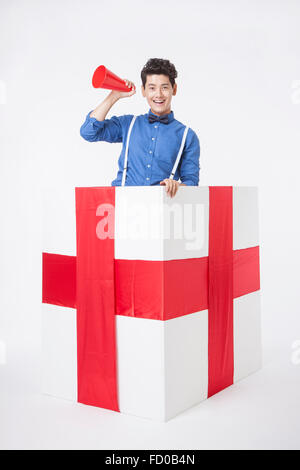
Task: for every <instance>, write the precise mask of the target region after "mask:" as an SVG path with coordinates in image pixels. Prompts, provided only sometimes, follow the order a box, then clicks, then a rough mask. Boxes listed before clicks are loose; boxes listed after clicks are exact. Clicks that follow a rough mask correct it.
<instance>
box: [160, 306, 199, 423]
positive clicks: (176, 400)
mask: <svg viewBox="0 0 300 470" xmlns="http://www.w3.org/2000/svg"><path fill="white" fill-rule="evenodd" d="M164 323H165V380H166V388H165V400H166V419H170V418H172V417H173V416H175V415H177V414H178V413H180V412H181V411H184V410H185V409H187V408H190V407H191V406H193V405H196V404H197V403H199V402H200V401H202V400H205V399H206V398H207V386H208V311H207V310H203V311H201V312H197V313H192V314H190V315H185V316H184V317H179V318H173V319H172V320H167V321H165V322H164Z"/></svg>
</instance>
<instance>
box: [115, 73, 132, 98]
mask: <svg viewBox="0 0 300 470" xmlns="http://www.w3.org/2000/svg"><path fill="white" fill-rule="evenodd" d="M124 82H125V85H127V86H128V88H131V90H130V91H117V90H112V91H111V95H112V96H114V97H115V98H118V99H119V98H127V97H129V96H132V95H134V94H135V93H136V88H135V84H134V83H133V82H131V81H130V80H127V78H124Z"/></svg>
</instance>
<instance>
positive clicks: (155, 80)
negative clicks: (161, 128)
mask: <svg viewBox="0 0 300 470" xmlns="http://www.w3.org/2000/svg"><path fill="white" fill-rule="evenodd" d="M176 91H177V85H176V83H175V84H174V86H173V88H172V85H171V82H170V79H169V77H168V76H166V75H147V80H146V83H145V88H144V87H143V85H142V94H143V96H145V97H146V98H147V101H148V104H149V106H150V108H151V111H152V112H153V113H154V114H157V115H158V116H162V115H163V114H168V113H170V112H171V101H172V97H173V96H174V95H176Z"/></svg>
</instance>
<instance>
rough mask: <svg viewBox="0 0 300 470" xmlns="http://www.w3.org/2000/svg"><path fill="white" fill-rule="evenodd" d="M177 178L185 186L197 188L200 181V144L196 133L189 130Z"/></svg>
mask: <svg viewBox="0 0 300 470" xmlns="http://www.w3.org/2000/svg"><path fill="white" fill-rule="evenodd" d="M179 176H180V180H181V182H182V183H184V184H186V185H187V186H198V184H199V180H200V143H199V139H198V137H197V135H196V133H195V132H194V131H193V130H192V129H189V132H188V135H187V139H186V144H185V148H184V151H183V153H182V157H181V162H180V167H179Z"/></svg>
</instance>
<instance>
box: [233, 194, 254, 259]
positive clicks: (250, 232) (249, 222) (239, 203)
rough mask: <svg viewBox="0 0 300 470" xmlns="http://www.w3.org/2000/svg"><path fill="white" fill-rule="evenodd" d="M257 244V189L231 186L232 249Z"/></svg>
mask: <svg viewBox="0 0 300 470" xmlns="http://www.w3.org/2000/svg"><path fill="white" fill-rule="evenodd" d="M257 245H259V226H258V189H257V188H255V187H241V188H239V187H233V249H234V250H240V249H243V248H249V247H251V246H257Z"/></svg>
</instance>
